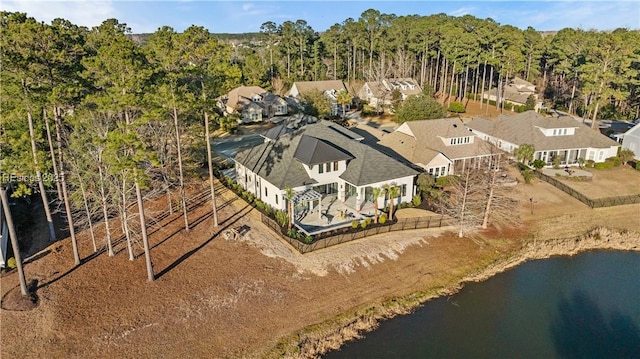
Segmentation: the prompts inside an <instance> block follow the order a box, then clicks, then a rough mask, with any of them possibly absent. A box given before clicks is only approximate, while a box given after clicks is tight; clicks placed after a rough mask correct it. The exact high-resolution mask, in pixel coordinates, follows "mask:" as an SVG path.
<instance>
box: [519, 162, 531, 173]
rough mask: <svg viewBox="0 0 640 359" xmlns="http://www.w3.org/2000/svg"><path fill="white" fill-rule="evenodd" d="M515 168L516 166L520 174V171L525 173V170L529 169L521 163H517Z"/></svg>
mask: <svg viewBox="0 0 640 359" xmlns="http://www.w3.org/2000/svg"><path fill="white" fill-rule="evenodd" d="M516 166H518V169H519V170H520V172H522V171H526V170H528V169H529V167H527V165H525V164H524V163H522V162H518V163H517V164H516Z"/></svg>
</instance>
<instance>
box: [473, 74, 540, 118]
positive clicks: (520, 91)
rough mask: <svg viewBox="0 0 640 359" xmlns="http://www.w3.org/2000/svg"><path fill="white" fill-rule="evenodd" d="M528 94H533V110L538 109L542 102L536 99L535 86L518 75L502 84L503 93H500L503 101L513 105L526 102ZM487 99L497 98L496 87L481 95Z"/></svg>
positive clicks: (494, 99) (493, 99)
mask: <svg viewBox="0 0 640 359" xmlns="http://www.w3.org/2000/svg"><path fill="white" fill-rule="evenodd" d="M529 96H533V97H534V98H535V101H536V105H535V107H534V110H536V111H537V110H538V109H539V108H540V107H541V106H542V102H541V101H538V94H537V92H536V86H535V85H534V84H532V83H531V82H529V81H526V80H523V79H521V78H519V77H514V78H513V79H511V80H509V81H508V82H507V84H506V85H505V86H504V93H503V94H502V95H501V97H502V99H503V100H504V102H508V103H511V104H512V105H515V106H524V105H526V104H527V99H528V98H529ZM483 97H484V98H485V99H488V100H489V101H497V100H498V89H497V88H492V89H491V91H487V92H485V93H484V96H483Z"/></svg>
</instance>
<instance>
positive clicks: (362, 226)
mask: <svg viewBox="0 0 640 359" xmlns="http://www.w3.org/2000/svg"><path fill="white" fill-rule="evenodd" d="M370 223H371V220H370V219H369V218H367V219H365V220H363V221H362V222H360V228H362V229H365V228H367V226H369V224H370Z"/></svg>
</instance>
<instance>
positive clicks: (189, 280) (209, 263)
mask: <svg viewBox="0 0 640 359" xmlns="http://www.w3.org/2000/svg"><path fill="white" fill-rule="evenodd" d="M218 190H219V191H220V197H219V198H218V204H219V206H220V213H219V218H220V222H221V225H220V227H219V228H218V229H214V228H213V226H212V220H211V216H210V206H209V204H208V202H205V203H203V204H202V205H201V206H199V207H197V208H196V209H194V210H193V211H192V212H190V219H191V221H192V222H193V223H194V228H193V229H192V230H191V231H190V232H188V233H186V232H184V231H181V230H180V229H179V228H180V227H179V226H180V224H181V223H182V221H181V218H180V217H179V215H180V214H179V213H178V214H174V215H173V216H172V217H169V218H166V219H165V220H164V221H163V222H162V226H161V227H158V228H157V229H153V230H151V231H150V232H151V233H152V235H151V243H152V246H153V249H152V257H153V261H154V266H155V272H156V273H157V277H158V278H157V280H156V281H155V282H153V283H147V282H146V274H145V273H146V272H145V267H144V258H143V257H142V256H140V255H141V253H142V251H141V248H140V247H139V246H137V247H136V251H137V254H138V255H139V257H138V258H137V259H136V260H135V261H133V262H130V261H128V260H127V256H126V253H125V246H124V244H123V243H119V244H118V246H117V249H118V254H117V255H116V256H115V257H112V258H109V257H107V256H106V255H104V254H102V255H99V256H97V257H95V258H92V259H89V260H86V261H85V262H84V263H83V264H82V265H81V266H80V267H78V268H75V269H74V268H72V265H73V256H72V254H71V250H70V249H71V248H70V247H71V246H70V243H69V240H68V239H67V240H65V241H62V242H59V243H57V244H56V245H55V247H52V248H51V251H50V252H49V253H48V254H46V255H44V256H43V257H41V258H39V259H38V260H35V261H32V262H30V263H28V264H27V265H26V266H25V273H26V275H27V276H28V279H29V280H34V279H35V280H37V281H38V284H39V286H40V288H39V289H38V295H39V298H40V305H39V306H38V307H37V308H36V309H34V310H31V311H28V312H14V311H5V310H2V311H1V312H0V314H1V315H2V318H1V323H2V325H1V327H0V334H1V337H2V349H1V352H0V354H1V355H2V357H15V356H23V357H48V358H76V357H77V358H79V357H105V358H106V357H166V358H178V357H180V358H184V357H252V356H262V355H263V354H264V353H265V352H266V351H268V350H270V349H271V348H273V347H275V346H276V345H277V344H278V340H279V338H282V337H286V336H288V335H290V334H291V333H294V332H296V331H298V330H301V329H302V328H305V327H306V326H308V325H310V324H314V323H322V322H325V321H327V320H329V319H331V318H335V317H336V316H338V315H340V314H341V313H345V312H349V311H352V310H354V309H356V308H359V307H362V306H364V305H367V304H368V303H376V302H382V301H386V300H389V299H391V298H395V297H402V296H406V295H408V294H410V293H414V292H416V291H423V290H426V289H429V288H441V287H443V286H446V285H449V284H450V283H452V282H455V281H457V280H460V279H461V278H463V277H465V275H466V274H468V273H470V272H475V271H477V270H478V268H479V267H483V266H485V265H487V264H488V263H491V262H493V261H495V260H496V259H499V258H501V257H503V256H504V255H505V254H506V253H510V252H512V251H513V250H515V249H516V248H519V247H521V246H522V242H523V241H526V240H528V239H531V237H532V236H535V238H536V240H544V239H550V238H559V237H570V236H572V235H575V234H577V233H582V232H583V231H586V230H588V229H589V228H592V227H593V226H595V225H606V226H610V227H614V228H627V229H630V230H634V231H638V232H640V223H638V221H637V220H634V218H636V219H637V217H634V216H636V214H637V212H638V210H640V205H633V206H621V207H615V208H610V209H601V210H591V209H589V208H587V207H586V206H584V205H583V204H582V203H580V202H578V201H576V200H574V199H572V198H570V197H568V196H567V195H565V194H564V193H562V192H560V191H558V190H556V189H555V188H554V187H551V186H550V185H548V184H546V183H543V182H535V183H534V184H533V185H531V186H526V185H518V186H516V187H515V189H514V191H515V193H517V194H518V196H519V197H520V198H521V199H522V200H523V206H522V208H521V214H522V218H523V220H524V223H525V226H526V228H529V229H531V233H532V234H531V235H527V234H526V233H525V232H524V231H523V230H524V229H525V227H523V228H522V229H520V230H518V231H507V230H503V231H499V230H492V231H488V232H479V233H478V236H477V237H476V238H475V239H474V240H469V239H459V238H457V237H456V236H453V235H451V234H448V233H447V232H444V231H443V230H442V229H439V230H417V231H408V232H403V233H394V234H392V235H385V236H379V237H377V238H368V239H365V240H360V241H356V242H352V243H348V244H343V245H340V246H336V247H332V248H328V249H324V250H321V251H317V252H314V253H311V254H307V255H304V256H302V255H300V254H297V253H295V252H292V251H291V250H290V248H289V247H288V245H286V244H284V243H283V242H280V241H278V240H275V239H274V238H273V237H272V236H271V235H270V232H269V230H268V229H267V228H266V227H265V226H264V225H262V224H261V223H260V222H259V220H258V215H257V212H255V211H252V210H251V208H250V207H248V206H247V205H246V204H245V203H244V202H243V201H241V200H239V199H237V198H236V197H235V196H234V195H233V194H232V193H231V192H230V191H228V190H226V189H224V188H222V187H221V186H220V185H218ZM531 196H535V198H536V202H535V204H534V211H533V214H531V211H530V207H529V205H528V203H527V201H528V198H530V197H531ZM241 225H246V226H248V227H249V228H250V230H249V232H248V233H247V234H246V236H245V237H244V238H242V239H241V240H238V241H226V240H224V239H223V238H222V236H219V235H217V233H220V231H222V230H224V229H225V228H231V227H238V226H241ZM99 238H101V237H99ZM79 242H80V249H81V256H82V257H84V258H87V257H88V256H90V254H91V244H90V239H89V238H88V234H87V233H82V234H80V236H79ZM1 285H2V288H1V291H2V295H4V294H6V293H7V292H8V291H9V290H11V289H13V288H15V287H16V286H17V278H16V275H15V273H12V274H9V275H6V276H3V277H2V280H1Z"/></svg>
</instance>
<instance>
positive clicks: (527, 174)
mask: <svg viewBox="0 0 640 359" xmlns="http://www.w3.org/2000/svg"><path fill="white" fill-rule="evenodd" d="M522 178H524V183H526V184H529V183H531V179H532V178H533V172H532V171H531V170H530V169H529V168H527V169H526V170H524V171H522Z"/></svg>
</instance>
